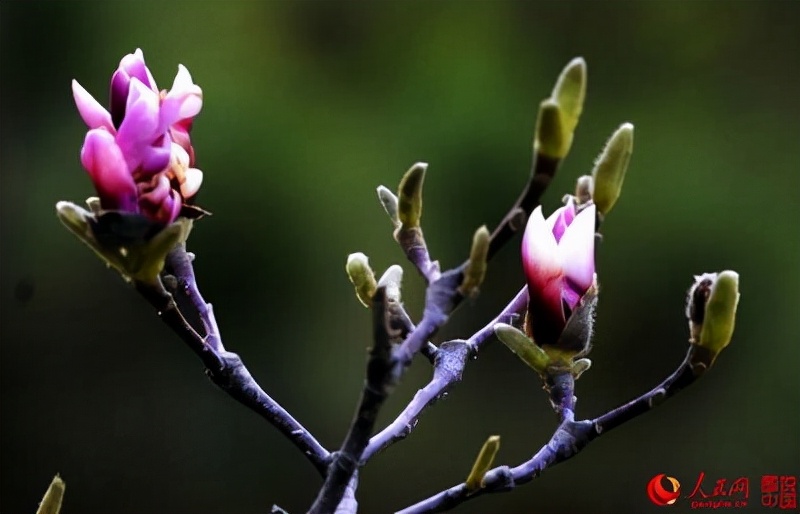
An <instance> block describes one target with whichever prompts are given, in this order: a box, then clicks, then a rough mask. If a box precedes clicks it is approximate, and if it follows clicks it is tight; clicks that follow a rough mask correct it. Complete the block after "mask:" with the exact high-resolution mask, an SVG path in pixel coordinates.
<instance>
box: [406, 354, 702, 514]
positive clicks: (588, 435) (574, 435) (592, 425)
mask: <svg viewBox="0 0 800 514" xmlns="http://www.w3.org/2000/svg"><path fill="white" fill-rule="evenodd" d="M702 351H703V349H702V348H698V347H695V346H691V347H690V348H689V352H688V354H687V356H686V358H685V359H684V361H683V362H682V363H681V365H680V366H679V367H678V368H677V369H676V370H675V371H674V372H673V373H672V374H671V375H670V376H668V377H667V378H666V379H665V380H664V381H663V382H661V383H660V384H659V385H658V386H656V387H655V388H653V389H651V390H650V391H648V392H647V393H644V394H643V395H641V396H639V397H638V398H636V399H635V400H633V401H631V402H628V403H626V404H625V405H622V406H620V407H618V408H616V409H614V410H611V411H609V412H607V413H606V414H603V415H602V416H599V417H597V418H595V419H591V420H583V421H573V420H572V419H570V418H571V416H570V415H569V414H567V415H566V416H564V417H565V419H564V420H563V421H562V422H561V424H560V425H559V426H558V428H557V429H556V431H555V432H554V433H553V436H552V437H551V438H550V441H548V443H547V444H546V445H544V446H542V447H541V448H540V449H539V451H538V452H536V454H535V455H534V456H533V457H531V458H530V459H529V460H527V461H525V462H523V463H522V464H520V465H518V466H516V467H514V468H510V467H508V466H498V467H496V468H494V469H492V470H490V471H489V472H487V473H486V476H485V477H484V481H483V483H484V487H483V488H482V489H479V490H478V491H474V492H470V491H468V490H467V486H466V483H461V484H459V485H456V486H454V487H451V488H449V489H446V490H444V491H442V492H440V493H438V494H436V495H434V496H431V497H430V498H428V499H426V500H423V501H421V502H419V503H416V504H414V505H412V506H410V507H407V508H405V509H403V510H401V511H398V513H399V514H422V513H429V512H443V511H446V510H450V509H452V508H453V507H455V506H457V505H460V504H461V503H463V502H465V501H467V500H470V499H472V498H476V497H478V496H481V495H483V494H486V493H501V492H507V491H510V490H512V489H514V488H516V487H517V486H518V485H522V484H524V483H527V482H529V481H531V480H532V479H534V478H536V477H538V476H539V475H540V474H541V472H542V471H544V470H545V469H547V468H549V467H551V466H554V465H556V464H558V463H560V462H563V461H565V460H568V459H570V458H572V457H574V456H575V455H577V454H578V453H579V452H580V451H581V450H582V449H583V448H584V447H586V445H587V444H589V442H591V441H592V440H594V439H595V438H597V437H599V436H601V435H602V434H604V433H606V432H608V431H609V430H611V429H612V428H615V427H617V426H620V425H622V424H623V423H625V422H627V421H630V420H632V419H634V418H636V417H637V416H639V415H641V414H644V413H645V412H647V411H649V410H650V409H652V408H653V407H655V406H656V405H659V404H660V403H661V402H663V401H664V400H666V399H667V398H671V397H672V396H674V395H675V394H676V393H677V392H678V391H680V390H682V389H684V388H685V387H688V386H689V385H691V384H692V383H694V382H695V381H696V380H697V379H698V378H699V377H700V376H702V371H704V370H705V368H702V369H700V368H699V367H698V368H695V369H693V368H692V365H691V360H692V356H693V355H694V354H695V353H696V352H702ZM563 391H564V392H566V389H563ZM570 396H571V395H570ZM562 397H563V399H564V401H567V400H566V395H562ZM565 407H567V410H565V411H564V412H565V413H567V412H569V411H568V405H566V404H565ZM573 407H574V405H573Z"/></svg>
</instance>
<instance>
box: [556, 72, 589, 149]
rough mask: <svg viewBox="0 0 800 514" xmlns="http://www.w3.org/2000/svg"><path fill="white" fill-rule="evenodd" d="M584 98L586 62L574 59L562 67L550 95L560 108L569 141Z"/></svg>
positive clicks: (576, 123)
mask: <svg viewBox="0 0 800 514" xmlns="http://www.w3.org/2000/svg"><path fill="white" fill-rule="evenodd" d="M585 98H586V61H584V60H583V57H576V58H574V59H572V60H571V61H570V62H569V63H568V64H567V65H566V66H565V67H564V70H563V71H562V72H561V75H559V77H558V80H557V81H556V85H555V87H554V88H553V93H552V99H553V100H555V101H556V103H558V106H559V107H560V108H561V115H562V121H563V123H564V129H565V130H566V132H568V133H569V139H570V141H571V139H572V133H573V132H574V131H575V127H576V126H577V125H578V119H579V118H580V115H581V111H583V101H584V99H585Z"/></svg>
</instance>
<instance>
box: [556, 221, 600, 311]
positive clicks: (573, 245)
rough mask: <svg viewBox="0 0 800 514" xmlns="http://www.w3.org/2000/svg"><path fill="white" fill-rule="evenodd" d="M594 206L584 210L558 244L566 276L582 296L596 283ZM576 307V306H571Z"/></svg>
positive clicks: (569, 283)
mask: <svg viewBox="0 0 800 514" xmlns="http://www.w3.org/2000/svg"><path fill="white" fill-rule="evenodd" d="M595 211H596V208H595V206H594V205H590V206H588V207H586V208H585V209H583V210H582V211H581V212H580V213H579V214H578V215H577V216H575V220H574V221H573V222H572V223H571V224H570V225H569V227H568V228H567V230H566V232H564V235H563V236H562V237H561V241H559V244H558V251H559V260H560V262H561V266H562V268H563V270H564V276H565V278H566V280H567V282H568V284H565V285H571V286H573V287H574V288H575V290H576V291H575V292H576V293H578V294H579V295H580V296H583V294H584V293H585V292H586V291H587V290H588V289H589V287H591V285H592V283H593V282H594V237H595V236H594V227H595ZM570 307H574V305H570Z"/></svg>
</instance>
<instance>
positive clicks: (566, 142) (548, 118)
mask: <svg viewBox="0 0 800 514" xmlns="http://www.w3.org/2000/svg"><path fill="white" fill-rule="evenodd" d="M570 144H572V134H569V136H567V135H566V133H565V130H564V124H563V122H562V119H561V110H560V109H559V107H558V104H557V103H556V102H555V101H553V100H552V99H547V100H544V101H543V102H542V103H541V104H540V105H539V117H538V118H537V120H536V138H535V140H534V142H533V150H534V151H535V152H536V153H537V154H541V155H546V156H547V157H551V158H553V159H562V158H564V157H565V156H566V155H567V152H568V151H569V147H570Z"/></svg>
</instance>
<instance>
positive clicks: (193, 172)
mask: <svg viewBox="0 0 800 514" xmlns="http://www.w3.org/2000/svg"><path fill="white" fill-rule="evenodd" d="M202 183H203V172H202V171H200V170H199V169H197V168H186V181H185V182H184V183H183V184H181V196H182V197H184V198H191V197H193V196H194V195H196V194H197V191H199V190H200V185H201V184H202Z"/></svg>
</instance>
